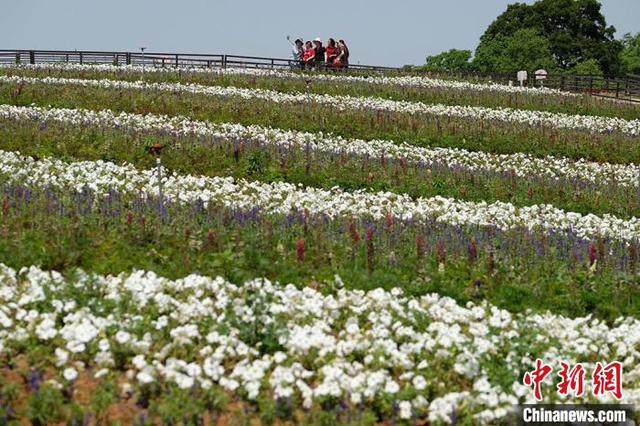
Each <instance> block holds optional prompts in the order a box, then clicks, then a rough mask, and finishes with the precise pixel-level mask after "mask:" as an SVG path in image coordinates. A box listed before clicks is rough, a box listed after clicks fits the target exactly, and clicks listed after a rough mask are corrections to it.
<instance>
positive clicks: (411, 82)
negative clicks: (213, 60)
mask: <svg viewBox="0 0 640 426" xmlns="http://www.w3.org/2000/svg"><path fill="white" fill-rule="evenodd" d="M0 68H3V69H5V70H11V71H13V70H41V71H65V72H68V71H84V72H87V71H89V72H96V73H110V74H133V75H137V74H141V73H151V74H168V75H173V74H176V75H178V76H180V77H181V78H184V77H186V76H188V75H189V74H205V75H212V76H222V75H241V76H251V77H260V78H266V77H275V78H282V79H289V80H304V81H306V82H316V81H330V82H337V83H347V84H353V83H367V84H372V85H390V86H401V87H405V86H406V87H419V88H433V89H449V90H451V89H454V90H463V91H478V92H507V93H521V94H530V95H536V96H550V95H551V96H566V97H578V96H580V95H577V94H574V93H571V92H563V91H560V90H556V89H549V88H546V87H520V86H517V85H515V86H508V85H504V84H498V83H471V82H468V81H456V80H442V79H437V78H430V77H420V76H385V75H367V76H360V75H348V74H340V73H321V72H311V73H303V72H295V71H290V70H284V69H261V68H203V67H173V66H167V67H159V66H146V67H143V66H141V65H106V64H76V63H59V64H53V63H52V64H35V65H31V64H24V65H0Z"/></svg>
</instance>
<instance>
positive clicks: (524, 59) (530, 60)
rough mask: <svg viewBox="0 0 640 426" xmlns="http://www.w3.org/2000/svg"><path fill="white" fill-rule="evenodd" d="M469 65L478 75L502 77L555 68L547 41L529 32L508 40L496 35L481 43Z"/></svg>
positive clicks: (518, 33)
mask: <svg viewBox="0 0 640 426" xmlns="http://www.w3.org/2000/svg"><path fill="white" fill-rule="evenodd" d="M473 64H474V66H475V67H476V68H478V69H479V70H480V71H484V72H503V73H515V72H517V71H520V70H527V71H529V72H533V71H535V70H537V69H540V68H543V69H546V70H547V71H550V70H553V69H554V68H556V64H555V60H554V58H553V55H552V54H551V47H550V45H549V41H548V40H547V39H546V38H545V37H542V36H541V35H540V34H538V33H537V32H536V31H535V30H533V29H521V30H518V31H516V32H515V33H514V34H513V35H512V36H504V35H502V34H500V35H498V36H496V37H494V38H493V39H492V40H490V41H488V42H485V43H482V44H481V45H480V46H478V49H477V50H476V56H475V58H474V60H473Z"/></svg>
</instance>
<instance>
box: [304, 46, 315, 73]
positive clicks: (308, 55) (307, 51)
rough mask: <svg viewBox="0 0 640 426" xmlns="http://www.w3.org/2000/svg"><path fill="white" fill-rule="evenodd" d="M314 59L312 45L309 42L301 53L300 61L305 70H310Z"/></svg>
mask: <svg viewBox="0 0 640 426" xmlns="http://www.w3.org/2000/svg"><path fill="white" fill-rule="evenodd" d="M315 57H316V53H315V51H314V49H313V45H312V44H311V42H310V41H307V43H306V44H305V45H304V50H303V53H302V60H303V61H304V64H305V66H306V67H307V68H311V67H312V66H313V61H314V59H315Z"/></svg>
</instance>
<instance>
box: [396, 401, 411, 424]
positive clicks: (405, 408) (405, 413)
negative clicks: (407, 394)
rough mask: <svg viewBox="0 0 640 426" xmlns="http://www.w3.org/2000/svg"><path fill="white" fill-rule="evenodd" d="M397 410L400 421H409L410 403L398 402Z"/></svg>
mask: <svg viewBox="0 0 640 426" xmlns="http://www.w3.org/2000/svg"><path fill="white" fill-rule="evenodd" d="M398 408H400V418H401V419H405V420H406V419H410V418H411V415H412V412H411V402H409V401H400V403H399V404H398Z"/></svg>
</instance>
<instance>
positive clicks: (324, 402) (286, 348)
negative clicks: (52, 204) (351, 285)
mask: <svg viewBox="0 0 640 426" xmlns="http://www.w3.org/2000/svg"><path fill="white" fill-rule="evenodd" d="M0 274H1V275H2V281H3V283H4V286H3V288H2V291H0V301H2V303H1V304H0V323H1V324H2V325H3V329H2V330H0V359H1V358H3V357H4V358H5V362H7V363H10V365H12V366H13V369H12V370H9V367H5V366H3V367H2V368H3V372H4V373H6V374H3V375H2V376H3V378H2V379H0V380H1V381H0V386H2V387H1V388H0V391H1V392H2V393H3V395H6V396H5V400H4V404H6V405H7V406H8V407H9V408H10V410H8V413H9V415H8V417H9V418H11V416H12V415H20V414H24V413H28V415H30V416H31V419H32V420H33V419H34V418H35V419H38V420H40V422H41V423H48V422H52V421H70V420H71V419H73V418H79V419H81V420H82V419H83V418H85V419H86V416H87V414H89V415H91V416H92V417H93V419H95V420H97V421H108V420H109V419H110V415H113V413H114V411H115V412H122V411H125V412H126V415H127V416H129V418H130V419H131V418H133V417H135V416H137V414H138V413H140V412H145V413H147V414H148V415H150V416H151V417H152V418H159V419H161V420H163V421H165V422H171V421H177V420H184V419H185V418H188V419H203V417H202V416H203V415H204V416H205V417H206V418H208V419H219V418H220V417H222V416H224V415H225V413H229V412H230V411H233V410H234V407H236V408H237V407H238V402H235V403H231V398H232V397H235V398H236V401H237V400H239V401H240V404H243V405H246V407H245V409H244V415H245V416H251V414H250V413H251V412H252V409H251V407H255V408H259V416H260V417H261V420H263V421H265V420H266V421H269V420H271V421H273V420H275V419H281V420H290V421H295V420H296V419H297V421H301V420H302V419H305V418H313V416H314V415H318V413H319V412H321V411H325V412H327V411H328V412H329V415H330V416H337V417H335V418H334V421H335V420H346V418H347V417H348V418H351V419H358V416H359V418H360V420H361V422H375V421H376V420H377V419H385V420H387V421H396V420H410V419H416V418H427V419H429V421H430V422H438V421H443V422H451V421H452V419H453V417H455V418H456V420H457V421H458V422H460V421H462V422H470V423H474V424H478V423H488V422H495V421H496V420H506V419H508V416H509V415H511V414H512V411H511V410H512V407H513V405H515V404H517V403H525V402H532V401H533V399H532V394H531V392H530V389H529V388H527V387H525V386H523V385H522V384H521V378H522V374H523V373H524V372H525V371H528V370H530V369H531V367H532V364H533V362H534V360H533V359H532V354H534V353H535V356H536V357H539V358H541V359H543V360H545V361H547V362H550V363H551V364H552V365H553V368H555V369H559V368H560V366H559V365H556V364H555V363H556V362H557V360H558V359H562V360H565V361H567V362H570V363H572V364H573V363H575V362H582V363H583V365H584V366H585V368H586V369H587V370H588V371H591V369H593V367H594V366H595V362H598V361H603V362H605V361H606V360H609V359H620V360H624V361H623V366H624V368H625V376H624V379H625V382H624V400H623V402H626V403H631V404H637V403H639V402H640V390H638V384H639V382H638V380H639V377H638V374H637V368H636V369H634V367H635V366H636V365H637V363H638V357H639V356H640V354H639V353H638V351H637V350H636V347H637V346H638V345H639V344H640V322H638V320H636V319H633V318H627V319H623V318H620V319H618V320H617V321H616V322H615V324H613V325H611V326H607V325H605V324H604V323H602V322H601V321H598V320H593V319H591V318H589V317H586V318H576V319H568V318H565V317H561V316H556V315H551V314H546V315H533V314H522V315H513V314H511V313H509V312H507V311H504V310H500V309H497V308H496V307H494V306H491V305H489V304H486V303H483V304H479V305H475V304H472V303H470V304H467V305H466V306H464V307H463V306H460V305H458V304H456V303H455V302H454V301H453V300H451V299H448V298H446V297H441V296H438V295H426V296H423V297H419V298H417V297H409V296H405V295H404V293H403V291H402V290H400V289H394V290H392V291H391V292H385V291H383V290H380V289H378V290H375V291H371V292H366V293H365V292H361V291H350V290H344V289H342V290H337V291H336V292H335V293H333V294H329V295H325V294H322V293H321V292H318V291H316V290H313V289H311V288H304V289H302V290H300V289H297V288H296V287H294V286H292V285H289V286H281V285H277V284H272V283H271V282H269V281H267V280H264V279H254V280H251V281H248V282H246V283H245V284H243V285H234V284H231V283H229V282H228V281H226V280H225V279H223V278H215V279H211V278H207V277H203V276H198V275H189V276H188V277H185V278H183V279H178V280H175V281H172V280H168V279H165V278H162V277H160V276H157V275H156V274H154V273H152V272H144V271H138V272H133V273H131V274H121V275H118V276H108V277H103V276H97V275H94V274H86V273H83V272H81V271H78V272H76V273H74V274H70V275H69V276H68V277H63V276H62V275H60V274H58V273H56V272H51V273H50V272H47V271H43V270H40V269H38V268H36V267H30V268H23V269H21V270H20V271H15V270H12V269H10V268H7V267H6V266H4V265H1V268H0ZM335 282H336V285H337V286H341V285H342V284H343V283H342V280H341V279H340V278H339V277H337V276H336V277H335ZM14 355H15V356H14ZM9 360H11V361H9ZM16 376H17V378H16ZM553 377H554V378H555V375H553ZM11 379H13V380H11ZM555 381H557V378H555V380H554V382H555ZM89 389H92V390H91V391H90V394H91V396H90V398H89V401H86V400H85V401H83V402H79V400H78V399H77V398H78V396H79V395H82V394H84V393H86V392H87V391H88V390H89ZM36 391H37V392H36ZM542 391H543V396H544V400H545V401H546V402H563V403H566V402H571V400H572V399H571V398H567V399H559V397H558V395H557V393H556V392H555V384H554V383H550V382H549V383H545V384H544V386H543V389H542ZM590 391H591V389H588V390H587V393H589V392H590ZM19 392H20V393H22V392H26V393H30V392H34V393H33V396H31V397H30V398H29V399H28V400H27V401H26V402H25V399H26V398H25V399H23V400H18V399H17V398H16V395H17V394H18V393H19ZM38 398H43V399H44V400H45V401H47V402H49V405H47V404H46V402H45V401H42V400H39V399H38ZM592 398H593V397H590V396H587V397H586V399H588V400H591V399H592ZM594 400H595V399H594ZM51 401H54V402H53V403H51ZM127 401H130V402H129V403H128V402H127ZM605 401H609V402H613V401H615V400H614V399H613V396H612V395H611V394H606V395H605V396H604V398H599V399H598V402H599V403H602V402H605ZM579 402H580V403H583V402H584V399H583V398H579ZM46 406H50V407H51V409H50V410H43V409H42V407H46ZM114 406H115V407H117V408H118V410H113V407H114ZM38 407H40V408H38ZM301 409H304V411H302V410H301ZM239 411H240V410H239ZM205 413H206V414H205ZM239 415H242V414H239Z"/></svg>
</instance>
